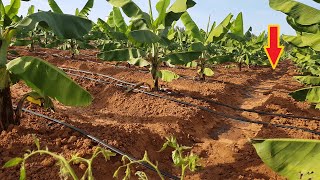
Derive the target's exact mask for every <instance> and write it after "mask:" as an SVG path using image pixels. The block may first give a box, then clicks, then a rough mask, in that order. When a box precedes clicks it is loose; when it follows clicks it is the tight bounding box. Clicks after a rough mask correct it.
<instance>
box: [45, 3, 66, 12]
mask: <svg viewBox="0 0 320 180" xmlns="http://www.w3.org/2000/svg"><path fill="white" fill-rule="evenodd" d="M48 3H49V6H50V8H51V10H52V11H53V12H55V13H58V14H63V11H62V10H61V8H60V7H59V5H58V4H57V3H56V1H55V0H48Z"/></svg>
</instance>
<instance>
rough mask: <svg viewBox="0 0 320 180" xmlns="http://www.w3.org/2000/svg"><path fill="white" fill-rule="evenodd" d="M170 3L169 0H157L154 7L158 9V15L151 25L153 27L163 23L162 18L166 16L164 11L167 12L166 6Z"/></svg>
mask: <svg viewBox="0 0 320 180" xmlns="http://www.w3.org/2000/svg"><path fill="white" fill-rule="evenodd" d="M169 5H170V0H160V1H158V3H157V5H156V9H157V11H158V14H159V15H158V17H157V19H156V20H155V21H154V23H153V26H154V27H159V26H160V25H161V24H163V23H164V20H165V18H166V15H167V14H166V12H167V8H168V7H169Z"/></svg>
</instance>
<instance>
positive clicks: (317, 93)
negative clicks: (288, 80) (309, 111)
mask: <svg viewBox="0 0 320 180" xmlns="http://www.w3.org/2000/svg"><path fill="white" fill-rule="evenodd" d="M290 96H292V97H293V98H294V99H295V100H297V101H307V102H310V103H320V86H313V87H307V88H303V89H299V90H297V91H295V92H292V93H290Z"/></svg>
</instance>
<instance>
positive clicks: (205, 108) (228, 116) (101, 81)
mask: <svg viewBox="0 0 320 180" xmlns="http://www.w3.org/2000/svg"><path fill="white" fill-rule="evenodd" d="M66 73H67V74H69V75H72V76H75V77H79V78H83V79H87V80H90V81H94V82H98V83H103V84H113V83H111V82H108V81H104V80H97V79H94V78H89V77H83V76H81V75H78V74H74V73H68V72H66ZM114 85H116V86H118V87H123V88H128V86H127V85H123V84H119V83H115V84H114ZM133 91H135V92H139V93H143V94H146V95H149V96H153V97H157V98H161V99H165V100H168V101H172V102H176V103H178V104H182V105H186V106H189V107H195V108H198V109H200V110H203V111H206V112H209V113H212V114H215V115H218V116H220V117H223V118H227V119H231V120H234V121H238V122H246V123H252V124H260V125H265V126H273V127H278V128H286V129H295V130H301V131H305V132H309V133H313V134H316V135H320V132H318V131H314V130H310V129H308V128H301V127H296V126H289V125H282V124H274V123H268V122H263V121H254V120H250V119H247V118H241V117H234V116H230V115H226V114H225V113H220V112H217V111H214V110H211V109H209V108H207V107H204V106H199V105H196V104H193V103H189V102H185V101H181V100H177V99H174V98H171V97H167V96H162V95H159V94H154V93H151V92H147V91H144V90H140V89H133Z"/></svg>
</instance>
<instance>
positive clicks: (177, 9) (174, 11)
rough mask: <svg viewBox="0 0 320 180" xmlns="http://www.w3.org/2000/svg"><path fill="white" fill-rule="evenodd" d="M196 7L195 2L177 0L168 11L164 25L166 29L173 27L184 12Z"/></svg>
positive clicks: (191, 0)
mask: <svg viewBox="0 0 320 180" xmlns="http://www.w3.org/2000/svg"><path fill="white" fill-rule="evenodd" d="M195 5H196V2H194V1H193V0H176V1H175V2H174V3H173V4H172V6H171V7H170V8H169V10H168V11H167V14H166V17H165V20H164V24H163V25H164V26H165V27H167V26H171V25H172V23H173V22H175V21H178V20H179V19H180V17H181V16H182V14H183V13H184V12H186V11H187V10H188V9H189V8H191V7H193V6H195Z"/></svg>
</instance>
